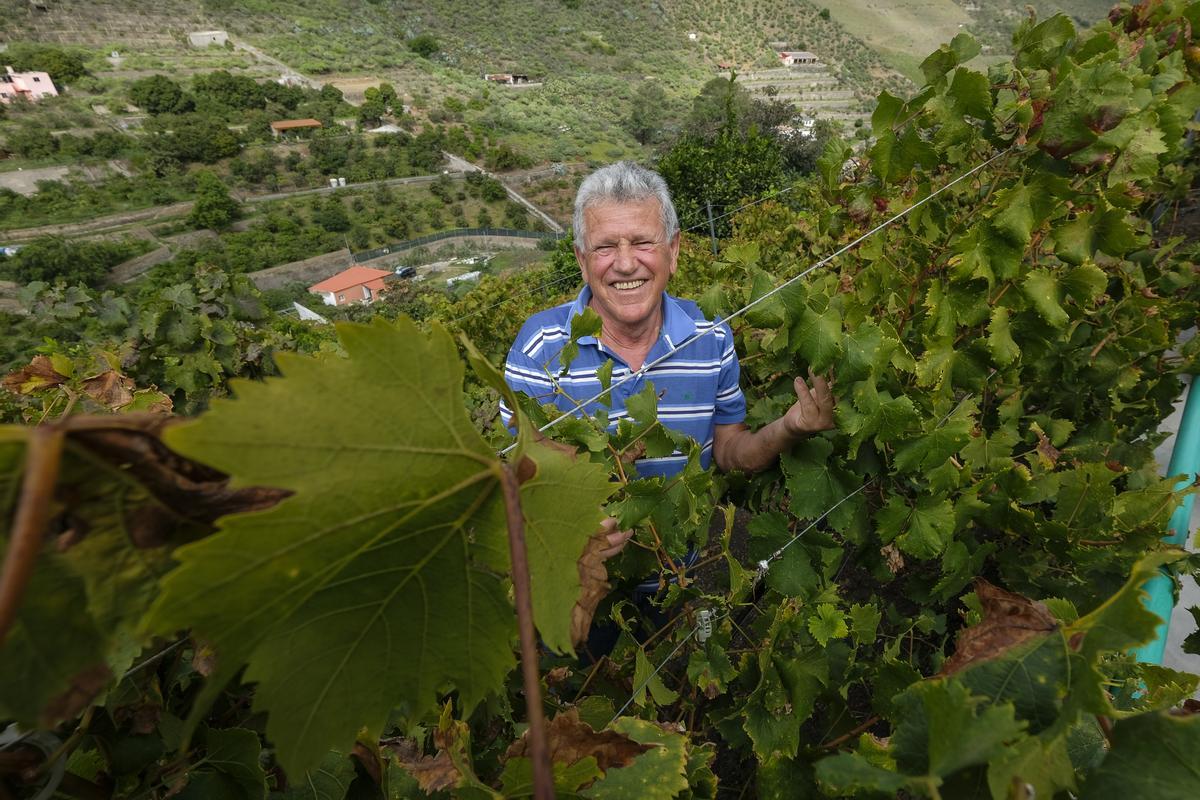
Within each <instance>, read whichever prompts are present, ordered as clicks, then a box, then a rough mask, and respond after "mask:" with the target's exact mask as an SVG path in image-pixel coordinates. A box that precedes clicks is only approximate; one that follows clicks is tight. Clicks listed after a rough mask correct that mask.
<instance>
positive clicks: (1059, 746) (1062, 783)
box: [987, 736, 1075, 798]
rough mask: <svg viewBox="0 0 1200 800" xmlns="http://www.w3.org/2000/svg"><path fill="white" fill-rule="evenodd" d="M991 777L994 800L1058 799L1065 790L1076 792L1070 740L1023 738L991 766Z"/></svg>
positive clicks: (988, 775) (989, 782) (989, 769)
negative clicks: (1069, 747)
mask: <svg viewBox="0 0 1200 800" xmlns="http://www.w3.org/2000/svg"><path fill="white" fill-rule="evenodd" d="M987 778H988V788H990V789H991V791H992V797H994V798H1007V797H1013V796H1017V797H1022V796H1025V797H1056V796H1057V795H1058V793H1059V792H1060V791H1062V790H1064V789H1067V790H1073V789H1074V788H1075V769H1074V768H1073V767H1072V766H1071V758H1070V756H1069V755H1068V753H1067V742H1066V737H1062V736H1060V737H1057V738H1053V739H1050V740H1049V741H1043V740H1041V739H1039V738H1036V737H1032V736H1031V737H1029V738H1027V739H1021V740H1020V741H1018V742H1016V743H1015V744H1013V745H1012V746H1010V747H1009V748H1007V749H1006V750H1005V751H1004V753H1002V754H1001V755H1000V756H999V757H998V758H995V759H993V760H992V761H991V762H990V763H989V764H988V773H987ZM1027 785H1028V786H1032V787H1033V791H1032V792H1030V791H1029V790H1028V789H1027V788H1026V786H1027Z"/></svg>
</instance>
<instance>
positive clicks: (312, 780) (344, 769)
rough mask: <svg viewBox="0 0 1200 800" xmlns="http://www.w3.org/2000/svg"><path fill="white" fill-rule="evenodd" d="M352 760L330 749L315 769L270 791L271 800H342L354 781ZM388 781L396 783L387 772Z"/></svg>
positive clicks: (394, 777) (393, 776)
mask: <svg viewBox="0 0 1200 800" xmlns="http://www.w3.org/2000/svg"><path fill="white" fill-rule="evenodd" d="M354 774H355V773H354V762H352V761H351V760H350V759H349V758H348V757H347V756H346V755H345V754H344V753H339V752H337V751H336V750H330V751H329V752H328V753H326V754H325V756H324V757H323V758H322V759H321V762H320V763H319V764H318V765H317V767H316V768H315V769H313V770H312V771H310V772H308V773H306V774H305V775H303V776H302V777H301V778H300V780H297V781H293V782H292V783H291V784H290V785H289V786H288V788H287V789H285V790H284V791H282V792H272V793H271V800H344V798H345V797H346V793H347V792H348V791H350V784H351V783H353V782H354ZM388 778H389V782H390V783H397V782H398V781H397V780H396V776H395V775H393V774H391V773H389V775H388Z"/></svg>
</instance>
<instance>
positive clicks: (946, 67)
mask: <svg viewBox="0 0 1200 800" xmlns="http://www.w3.org/2000/svg"><path fill="white" fill-rule="evenodd" d="M977 55H979V43H978V42H977V41H975V37H973V36H971V35H970V34H969V33H960V34H958V35H957V36H955V37H954V38H953V39H951V40H950V42H949V43H947V44H943V45H942V46H941V47H939V48H938V49H937V50H935V51H933V52H932V53H931V54H930V55H929V56H928V57H927V58H926V59H925V60H924V61H922V62H921V73H922V74H923V75H924V76H925V82H926V83H929V84H935V83H937V82H938V80H939V79H941V78H943V77H944V76H945V75H946V73H947V72H949V71H950V70H952V69H954V68H955V67H956V66H958V65H959V64H962V63H965V62H967V61H970V60H971V59H972V58H974V57H975V56H977Z"/></svg>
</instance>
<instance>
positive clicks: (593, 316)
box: [558, 306, 602, 376]
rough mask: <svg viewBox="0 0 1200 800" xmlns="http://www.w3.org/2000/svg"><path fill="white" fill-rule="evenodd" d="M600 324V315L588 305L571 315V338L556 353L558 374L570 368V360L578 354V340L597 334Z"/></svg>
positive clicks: (564, 373)
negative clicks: (559, 366)
mask: <svg viewBox="0 0 1200 800" xmlns="http://www.w3.org/2000/svg"><path fill="white" fill-rule="evenodd" d="M601 324H602V323H601V319H600V315H599V314H597V313H596V312H595V311H593V310H592V308H591V307H590V306H589V307H587V308H584V309H583V313H582V314H576V315H575V316H573V317H571V338H570V340H569V341H568V342H567V343H566V344H565V345H563V349H562V350H561V351H560V352H559V354H558V363H559V364H560V365H561V367H562V371H561V372H560V373H559V375H560V376H562V375H566V374H567V370H568V369H570V368H571V362H573V361H574V360H575V357H576V356H578V355H579V340H580V339H582V338H584V337H588V336H591V337H596V336H599V335H600V328H601Z"/></svg>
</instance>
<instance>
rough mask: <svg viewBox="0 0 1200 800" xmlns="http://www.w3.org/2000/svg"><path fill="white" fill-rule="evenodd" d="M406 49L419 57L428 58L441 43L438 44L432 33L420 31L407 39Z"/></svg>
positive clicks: (438, 48) (439, 47)
mask: <svg viewBox="0 0 1200 800" xmlns="http://www.w3.org/2000/svg"><path fill="white" fill-rule="evenodd" d="M408 49H409V50H412V51H413V52H414V53H416V54H417V55H419V56H421V58H429V57H430V56H432V55H433V54H434V53H436V52H437V51H438V50H440V49H441V45H439V44H438V40H437V39H436V38H435V37H434V36H433V34H431V33H422V34H419V35H417V36H414V37H412V38H411V39H409V40H408Z"/></svg>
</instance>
